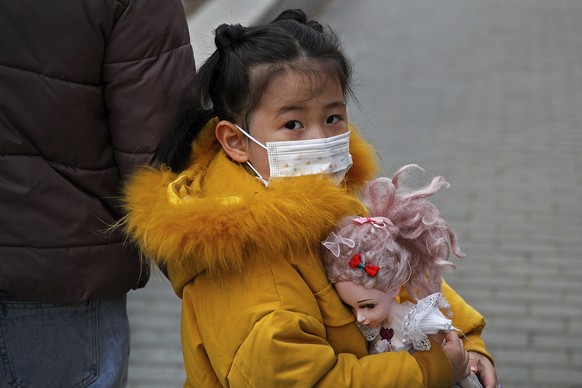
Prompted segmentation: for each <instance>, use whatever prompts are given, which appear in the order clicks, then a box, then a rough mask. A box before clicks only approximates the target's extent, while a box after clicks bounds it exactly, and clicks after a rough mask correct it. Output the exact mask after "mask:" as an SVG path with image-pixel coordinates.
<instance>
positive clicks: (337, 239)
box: [322, 232, 356, 257]
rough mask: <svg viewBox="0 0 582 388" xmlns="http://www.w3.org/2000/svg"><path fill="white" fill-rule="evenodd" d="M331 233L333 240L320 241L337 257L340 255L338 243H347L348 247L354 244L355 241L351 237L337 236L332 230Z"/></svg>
mask: <svg viewBox="0 0 582 388" xmlns="http://www.w3.org/2000/svg"><path fill="white" fill-rule="evenodd" d="M331 234H332V235H333V240H331V241H324V242H322V244H323V246H324V247H326V248H327V249H329V250H330V251H331V253H332V254H333V255H334V256H335V257H339V255H340V244H343V245H347V246H348V247H350V248H353V247H355V246H356V243H355V242H354V240H352V239H349V238H344V237H342V236H338V235H337V234H335V233H334V232H331Z"/></svg>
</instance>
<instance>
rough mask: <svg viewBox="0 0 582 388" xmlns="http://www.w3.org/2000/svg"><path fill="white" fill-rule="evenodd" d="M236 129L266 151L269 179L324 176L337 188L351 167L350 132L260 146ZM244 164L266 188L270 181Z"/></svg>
mask: <svg viewBox="0 0 582 388" xmlns="http://www.w3.org/2000/svg"><path fill="white" fill-rule="evenodd" d="M235 125H236V124H235ZM236 127H237V128H238V129H239V130H240V131H241V132H242V133H243V134H244V135H245V136H246V137H248V138H249V139H251V140H252V141H254V142H255V143H257V144H258V145H259V146H261V147H263V148H264V149H265V150H267V155H268V157H269V170H270V178H280V177H294V176H302V175H315V174H326V175H327V176H329V177H330V178H331V179H333V181H334V182H335V183H336V185H339V184H340V183H341V181H343V179H344V177H345V175H346V173H347V172H348V170H349V169H350V167H351V166H352V155H350V131H348V132H346V133H342V134H341V135H337V136H332V137H326V138H323V139H310V140H293V141H273V142H267V145H263V144H261V143H260V142H259V141H258V140H256V139H255V138H253V137H252V136H251V135H250V134H248V133H247V132H246V131H245V130H244V129H242V128H241V127H239V126H238V125H237V126H236ZM247 164H248V165H249V167H250V168H251V169H252V170H253V171H254V172H255V174H257V177H258V178H259V179H260V180H261V181H262V182H263V183H264V184H265V186H268V185H269V182H268V181H266V180H265V179H264V178H263V177H262V176H261V174H259V172H258V171H257V170H256V169H255V168H254V167H253V165H252V164H251V163H249V162H247ZM270 178H269V179H270Z"/></svg>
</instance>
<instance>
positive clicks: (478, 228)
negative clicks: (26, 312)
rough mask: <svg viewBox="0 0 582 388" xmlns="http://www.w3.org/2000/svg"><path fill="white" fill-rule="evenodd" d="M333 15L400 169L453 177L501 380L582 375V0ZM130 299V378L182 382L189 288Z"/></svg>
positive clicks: (360, 116)
mask: <svg viewBox="0 0 582 388" xmlns="http://www.w3.org/2000/svg"><path fill="white" fill-rule="evenodd" d="M363 5H365V6H363ZM322 15H323V16H322V19H321V20H323V21H325V22H328V23H329V24H330V25H332V26H334V28H335V29H336V30H338V31H339V32H340V34H341V37H342V40H343V42H344V45H345V48H346V50H347V52H348V53H349V54H350V56H352V58H354V60H355V61H354V62H355V66H356V71H357V74H356V85H355V86H356V87H355V91H356V94H357V96H358V99H359V101H360V103H361V106H360V107H358V106H357V105H355V104H352V107H351V108H350V114H351V119H352V120H354V121H355V122H356V123H358V125H359V126H360V127H361V128H362V130H363V131H364V134H365V136H366V137H367V138H368V139H369V140H371V141H373V142H374V144H376V146H377V147H378V149H379V153H380V155H381V156H382V159H383V164H384V167H385V168H386V170H387V171H388V172H392V171H394V170H395V169H396V168H397V167H399V166H400V165H403V164H406V163H411V162H414V163H418V164H420V165H422V166H424V167H425V168H426V169H427V172H426V176H425V178H426V179H428V178H429V177H430V176H432V175H435V174H442V175H445V177H446V178H447V179H448V180H449V182H451V184H452V187H451V188H450V189H448V190H446V191H444V192H442V193H440V194H439V195H438V197H437V198H436V202H437V203H438V205H439V206H440V207H441V209H442V210H443V213H444V214H445V216H446V217H447V218H448V220H449V221H450V223H451V224H452V225H453V227H454V228H455V230H456V231H457V233H458V234H459V238H460V242H461V245H462V247H463V249H464V250H465V252H466V253H467V257H466V258H465V259H464V260H463V261H459V262H457V263H458V268H457V270H456V271H455V272H453V273H451V274H449V275H447V279H448V280H449V281H450V283H451V284H453V286H454V287H455V288H456V289H457V290H458V291H459V292H460V293H461V294H462V295H463V296H464V297H465V298H466V299H467V300H468V301H469V302H470V303H471V304H472V305H474V306H475V307H476V308H478V309H479V310H480V311H482V312H483V313H484V315H485V316H486V318H487V321H488V327H487V329H486V332H485V335H484V337H485V339H486V341H487V342H488V345H489V349H490V351H491V352H492V353H493V355H494V356H495V358H496V361H497V368H498V375H499V378H500V381H501V383H503V384H504V386H505V387H555V386H560V387H580V386H582V324H580V321H581V318H582V299H581V298H580V295H582V281H581V280H582V260H581V256H582V241H581V237H582V190H581V189H582V156H581V155H580V151H579V150H580V149H581V148H582V65H581V64H582V23H580V20H582V2H580V1H578V0H553V1H551V2H549V1H544V0H480V1H477V0H454V1H453V0H439V1H434V0H417V1H414V2H412V1H409V0H392V1H389V2H384V1H381V0H378V1H372V0H367V1H362V2H353V1H341V0H336V1H329V2H328V7H327V8H326V9H325V12H324V13H323V14H322ZM129 309H130V320H131V323H132V328H133V329H134V332H133V341H132V344H133V350H132V356H131V359H130V371H129V373H130V380H129V381H130V384H129V385H130V387H170V386H180V385H181V383H182V381H183V372H182V371H181V370H180V368H181V358H180V345H179V332H178V331H179V313H180V312H179V301H178V300H177V299H176V298H175V297H174V296H173V295H172V293H171V291H170V290H169V289H168V288H167V287H164V283H163V282H162V281H161V278H154V279H153V281H152V282H150V284H149V285H148V286H147V287H146V289H145V290H142V291H139V292H135V293H131V294H130V296H129Z"/></svg>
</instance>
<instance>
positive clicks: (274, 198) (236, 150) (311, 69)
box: [125, 10, 494, 387]
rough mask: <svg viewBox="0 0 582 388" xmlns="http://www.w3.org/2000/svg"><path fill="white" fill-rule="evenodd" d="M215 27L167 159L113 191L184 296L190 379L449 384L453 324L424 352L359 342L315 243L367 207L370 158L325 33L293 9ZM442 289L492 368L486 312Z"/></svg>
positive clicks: (454, 367)
mask: <svg viewBox="0 0 582 388" xmlns="http://www.w3.org/2000/svg"><path fill="white" fill-rule="evenodd" d="M215 33H216V37H215V42H216V46H217V50H216V51H215V52H214V53H213V54H212V55H211V56H210V58H209V59H208V60H207V61H206V63H205V64H204V65H203V66H202V67H201V69H200V70H199V72H198V74H197V75H196V82H197V83H196V96H197V98H196V100H195V101H193V102H191V106H190V111H189V112H187V114H186V115H185V116H184V119H183V120H182V122H181V125H179V126H178V127H177V128H176V130H175V131H174V133H172V134H170V136H169V137H168V142H167V147H166V149H165V150H164V151H163V152H162V153H161V158H162V161H163V162H164V163H165V166H163V167H162V168H160V169H158V170H156V169H152V168H146V169H144V170H142V171H141V172H139V173H137V174H136V175H135V176H134V178H133V180H132V182H130V184H129V185H128V187H127V189H126V192H125V194H126V196H125V200H126V210H127V212H128V215H127V218H126V227H127V231H128V233H129V235H130V236H131V237H132V238H133V239H134V240H135V241H136V242H137V243H138V244H139V246H140V248H141V250H142V251H143V253H144V254H145V255H146V256H148V257H151V258H153V259H154V260H155V261H156V263H158V264H159V265H161V266H163V267H165V268H167V272H168V276H169V278H170V280H171V282H172V285H173V287H174V290H175V292H176V293H177V295H178V296H179V297H181V298H182V306H183V310H182V343H183V353H184V364H185V368H186V373H187V381H186V386H204V387H208V386H236V387H239V386H254V387H267V386H315V385H324V386H354V387H358V386H371V385H379V386H389V385H398V386H407V387H411V386H423V385H424V386H427V385H431V386H448V385H450V384H451V383H452V382H453V381H456V380H458V378H459V377H464V376H465V375H466V374H467V373H468V371H467V368H466V361H467V360H466V359H467V353H466V351H465V350H464V348H463V344H462V342H461V340H460V339H459V338H458V337H457V338H452V337H451V338H449V341H448V342H447V343H446V345H445V346H442V347H441V346H440V345H438V344H436V343H433V344H432V345H433V346H432V350H431V351H430V352H417V353H415V354H413V355H410V354H408V353H406V352H401V353H382V354H377V355H368V352H367V348H366V341H365V339H364V338H363V337H362V336H361V335H360V334H359V331H358V328H357V327H356V325H355V323H354V318H353V316H352V314H351V312H350V311H349V310H347V309H346V308H345V307H343V304H342V302H341V300H340V299H339V297H338V296H337V294H336V293H335V291H334V288H333V286H332V285H331V284H330V283H329V281H328V279H327V277H326V274H325V271H324V269H323V266H322V264H321V260H320V259H319V244H320V241H321V240H322V239H323V238H324V237H325V236H326V235H327V234H328V233H329V232H330V231H331V229H332V228H333V226H334V225H335V223H336V222H337V221H338V220H340V219H341V218H342V217H344V216H347V215H349V214H362V215H365V214H366V209H365V207H364V206H363V204H362V203H361V202H360V201H359V200H358V199H357V198H356V196H355V194H354V193H355V191H357V190H358V189H359V188H361V187H362V186H363V185H364V182H365V181H367V180H369V179H371V178H372V176H373V174H374V172H375V171H376V164H375V160H374V158H373V155H374V151H373V150H372V148H371V147H370V146H369V145H368V144H367V143H365V142H364V140H362V138H361V137H360V135H359V134H358V132H357V131H356V129H355V128H353V127H351V126H350V125H349V124H348V121H347V117H346V105H345V104H346V97H347V96H348V95H349V94H350V87H349V80H350V66H349V62H348V61H347V60H346V58H345V56H344V55H343V53H342V52H341V50H340V49H339V45H338V42H337V40H336V38H335V36H334V35H333V34H332V33H331V31H329V30H328V29H324V28H323V27H322V26H321V25H320V24H318V23H317V22H314V21H307V20H306V16H305V14H304V13H303V12H301V11H298V10H289V11H285V12H283V13H282V14H281V15H280V16H279V17H277V19H275V21H273V22H272V23H270V24H267V25H262V26H256V27H242V26H240V25H222V26H220V27H218V28H217V29H216V32H215ZM350 166H351V167H350ZM338 182H341V183H340V184H339V185H338V184H337V183H338ZM444 292H445V293H448V295H447V298H448V299H449V301H450V302H451V306H452V310H453V312H454V313H455V318H456V319H458V322H462V323H463V325H462V330H463V332H465V333H466V334H467V337H469V338H471V340H472V342H470V343H469V342H467V343H466V348H467V349H468V350H469V351H470V354H471V357H477V358H482V359H483V360H486V364H484V365H486V369H487V370H488V373H491V374H493V375H494V369H493V366H492V365H491V363H490V362H489V361H488V358H487V357H488V356H487V352H486V350H485V346H484V344H483V341H482V340H481V338H480V333H481V330H482V328H483V325H484V321H483V317H482V316H481V315H480V314H479V313H477V312H476V311H475V310H473V309H472V308H471V307H470V306H468V305H467V304H466V303H465V302H464V301H463V300H462V299H460V298H459V297H458V296H457V295H456V294H455V293H454V291H452V290H451V289H449V288H446V290H444ZM458 322H455V326H458V325H460V323H458ZM475 362H476V361H475Z"/></svg>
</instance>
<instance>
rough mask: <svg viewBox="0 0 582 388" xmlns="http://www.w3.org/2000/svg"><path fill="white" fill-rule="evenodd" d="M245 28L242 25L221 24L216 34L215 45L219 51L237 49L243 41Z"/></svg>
mask: <svg viewBox="0 0 582 388" xmlns="http://www.w3.org/2000/svg"><path fill="white" fill-rule="evenodd" d="M244 33H245V28H244V27H243V26H241V25H240V24H221V25H220V26H218V27H217V28H216V30H215V32H214V34H215V36H214V43H216V47H217V48H218V50H219V51H224V50H226V49H233V48H236V47H237V46H238V45H239V44H240V42H241V41H242V38H243V34H244Z"/></svg>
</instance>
